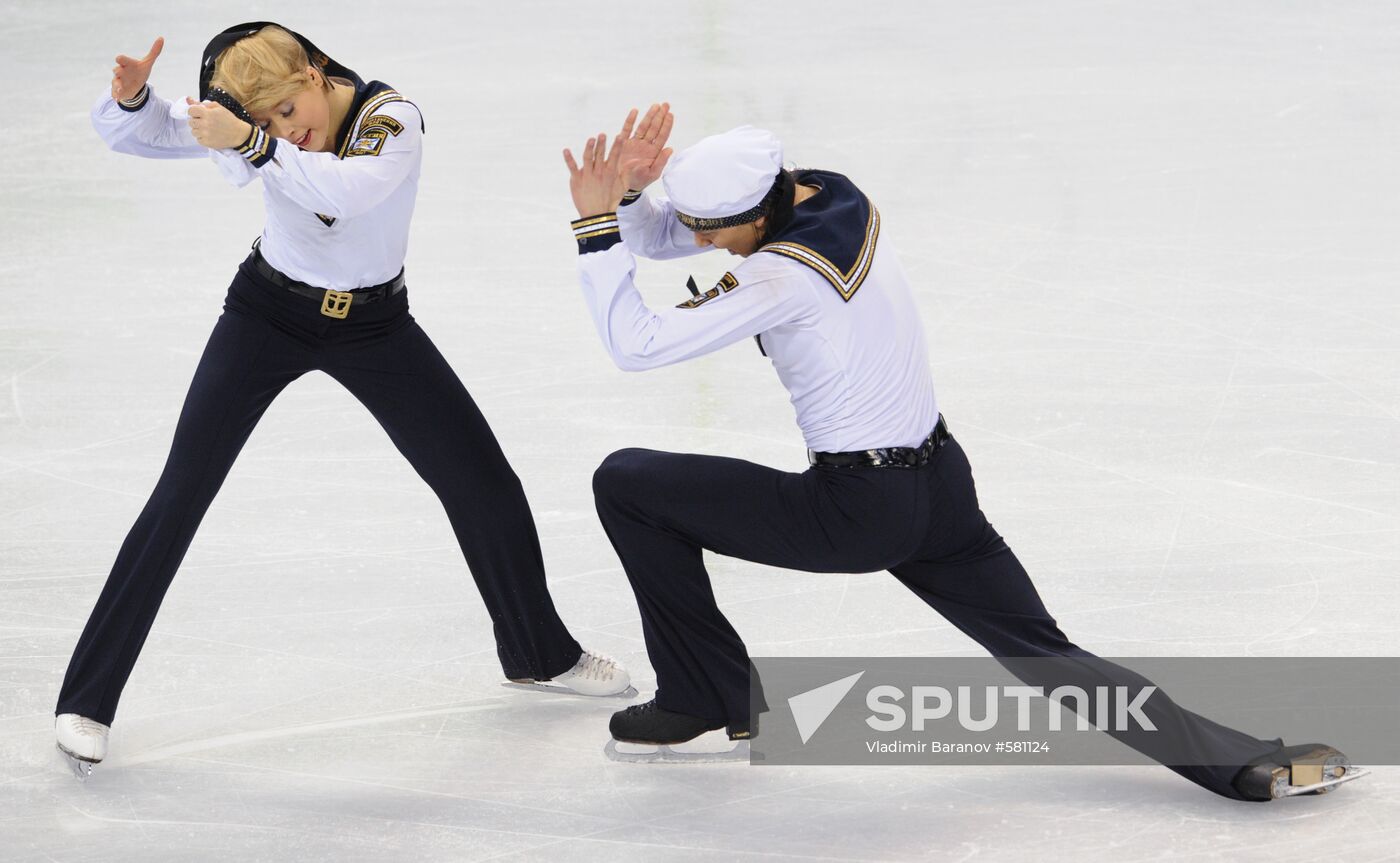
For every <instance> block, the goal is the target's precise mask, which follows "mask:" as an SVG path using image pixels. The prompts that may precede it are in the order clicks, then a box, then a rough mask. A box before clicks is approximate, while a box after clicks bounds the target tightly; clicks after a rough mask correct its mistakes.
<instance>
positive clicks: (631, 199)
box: [618, 189, 642, 207]
mask: <svg viewBox="0 0 1400 863" xmlns="http://www.w3.org/2000/svg"><path fill="white" fill-rule="evenodd" d="M641 196H642V193H641V192H639V191H637V190H636V189H628V190H627V194H625V195H623V196H622V203H621V204H619V205H618V206H621V207H625V206H627V205H628V204H632V203H635V202H636V200H637V199H638V198H640V197H641Z"/></svg>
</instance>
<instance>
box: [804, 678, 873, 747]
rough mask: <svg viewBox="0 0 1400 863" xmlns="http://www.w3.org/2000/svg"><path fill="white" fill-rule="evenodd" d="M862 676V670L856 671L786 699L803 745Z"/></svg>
mask: <svg viewBox="0 0 1400 863" xmlns="http://www.w3.org/2000/svg"><path fill="white" fill-rule="evenodd" d="M864 676H865V672H864V671H861V672H857V673H856V674H852V675H851V676H850V677H843V678H841V679H840V680H837V681H834V682H832V683H827V684H825V685H823V686H818V687H817V688H816V689H809V690H807V691H806V692H803V693H800V694H798V695H794V696H792V697H791V698H789V699H788V708H789V709H790V710H791V711H792V718H793V720H794V721H795V722H796V723H797V733H798V735H799V736H801V737H802V743H803V745H806V743H807V741H808V740H811V739H812V735H813V734H816V733H817V729H818V728H821V727H822V723H823V722H826V719H827V717H828V716H830V715H831V711H833V710H835V709H836V705H838V704H840V703H841V699H843V698H845V697H846V693H848V692H850V691H851V688H852V687H854V686H855V685H856V681H857V680H860V679H861V678H862V677H864Z"/></svg>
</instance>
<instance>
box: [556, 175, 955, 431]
mask: <svg viewBox="0 0 1400 863" xmlns="http://www.w3.org/2000/svg"><path fill="white" fill-rule="evenodd" d="M798 182H800V183H803V184H804V185H809V186H819V187H820V191H819V192H817V193H816V194H815V195H813V196H812V197H810V198H808V199H807V200H805V201H803V202H802V203H801V204H799V205H798V206H797V207H796V209H795V211H794V219H793V223H792V224H791V225H789V226H788V227H787V228H785V229H784V230H783V231H782V232H780V234H779V235H778V236H777V237H776V238H774V239H773V241H772V242H769V243H767V244H765V245H764V246H763V247H762V248H761V249H760V250H759V251H758V252H756V253H754V254H752V255H750V256H748V257H747V258H745V259H744V260H743V262H742V263H740V264H739V265H738V266H736V267H735V268H734V269H732V270H730V271H729V272H727V273H725V274H724V276H723V277H722V278H721V279H720V280H719V282H718V283H717V284H716V285H715V286H714V287H713V288H711V289H710V290H708V291H706V292H704V293H702V294H701V295H700V296H698V297H694V298H692V299H691V300H688V301H686V302H684V303H681V304H680V305H678V306H676V307H675V308H666V309H656V310H653V309H651V308H648V307H647V305H646V304H645V303H644V302H643V300H642V297H641V295H640V294H639V293H638V291H637V288H636V285H635V284H634V283H633V278H634V275H635V271H636V261H635V259H634V258H633V253H634V252H635V253H636V254H640V255H642V256H644V257H649V258H676V257H681V256H684V255H692V254H695V253H697V252H700V251H705V248H702V247H699V246H697V245H696V244H695V238H694V234H693V233H691V232H690V231H689V230H687V229H686V228H685V227H684V226H683V225H681V224H680V222H679V221H677V220H676V216H675V209H674V207H672V206H671V204H670V203H669V202H668V201H666V200H664V199H660V200H653V199H652V198H650V197H649V196H647V195H645V194H643V195H641V196H640V197H633V196H629V198H628V199H625V200H624V204H623V205H622V206H621V207H620V208H619V209H618V211H617V212H616V213H608V214H603V215H600V216H595V217H592V218H587V219H579V220H577V221H575V222H574V223H573V224H574V235H575V238H576V239H577V240H578V243H579V252H580V255H579V276H580V281H581V283H582V287H583V295H584V299H585V301H586V302H587V303H588V307H589V311H590V313H591V314H592V317H593V322H594V325H595V327H596V328H597V330H598V335H599V336H600V337H601V338H602V341H603V345H604V347H605V348H606V349H607V351H608V353H609V354H610V355H611V357H612V359H613V361H614V362H615V363H616V364H617V366H618V367H619V368H621V369H623V370H625V371H639V370H642V369H649V368H656V367H658V366H664V365H669V364H671V363H676V362H680V361H682V360H687V359H690V358H692V357H697V356H700V355H702V354H706V353H709V352H711V351H715V350H718V349H719V348H722V347H724V346H726V345H730V344H733V343H735V342H739V341H743V340H745V339H749V338H751V337H753V336H758V337H759V338H760V345H761V347H762V348H763V351H764V353H765V354H767V356H768V358H769V360H770V361H771V362H772V364H773V368H774V369H775V370H776V371H777V373H778V377H779V379H780V380H781V381H782V383H783V386H784V387H786V388H787V390H788V393H789V395H790V397H791V401H792V405H793V408H794V409H795V410H796V413H797V424H798V426H799V427H800V428H801V430H802V435H803V438H804V439H805V440H806V443H807V447H808V449H812V450H816V451H819V452H845V451H852V450H866V449H876V448H880V447H896V446H904V447H909V446H918V445H919V444H920V443H922V442H923V440H924V439H925V438H926V437H927V436H928V434H929V432H930V431H931V430H932V429H933V426H934V424H935V423H936V422H937V420H938V405H937V402H936V399H935V396H934V391H933V382H932V379H931V377H930V374H929V367H928V348H927V344H926V341H925V338H924V332H923V325H922V324H921V322H920V319H919V314H918V310H917V308H916V307H915V304H914V298H913V295H912V293H911V291H910V289H909V284H908V280H907V278H906V277H905V275H904V271H903V269H902V268H901V267H900V264H899V260H898V258H897V257H896V255H895V251H894V249H893V248H891V245H890V243H889V240H888V239H884V238H881V237H880V235H879V234H880V231H879V213H878V212H877V211H876V210H875V207H874V205H873V204H871V203H870V202H869V200H868V199H867V198H866V197H865V195H864V194H862V193H861V192H860V190H859V189H857V188H856V187H855V185H854V184H852V183H851V182H850V180H848V179H846V178H845V177H843V176H841V175H840V174H834V173H830V172H824V171H803V172H799V174H798Z"/></svg>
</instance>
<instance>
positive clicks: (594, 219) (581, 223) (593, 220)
mask: <svg viewBox="0 0 1400 863" xmlns="http://www.w3.org/2000/svg"><path fill="white" fill-rule="evenodd" d="M616 221H617V213H604V214H603V215H601V216H589V217H588V218H586V219H574V220H573V221H572V222H570V223H569V224H570V225H572V226H573V227H574V228H575V229H576V230H577V229H578V228H586V227H588V226H589V225H596V224H599V223H600V222H616Z"/></svg>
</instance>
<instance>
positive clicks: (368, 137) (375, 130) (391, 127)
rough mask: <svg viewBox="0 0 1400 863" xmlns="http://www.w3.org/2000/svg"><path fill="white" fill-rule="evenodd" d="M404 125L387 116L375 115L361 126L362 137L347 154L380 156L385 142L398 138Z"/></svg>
mask: <svg viewBox="0 0 1400 863" xmlns="http://www.w3.org/2000/svg"><path fill="white" fill-rule="evenodd" d="M402 131H403V124H402V123H400V122H399V121H398V120H395V119H394V118H393V117H390V116H389V115H387V114H375V115H374V116H373V117H370V118H369V119H367V120H365V121H364V123H362V124H360V135H359V137H358V138H356V139H355V141H354V143H352V144H351V145H350V149H349V150H347V151H346V152H345V155H346V156H347V157H348V156H378V155H379V152H380V151H381V150H383V149H384V142H385V141H387V140H389V138H390V137H398V134H399V133H400V132H402Z"/></svg>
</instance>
